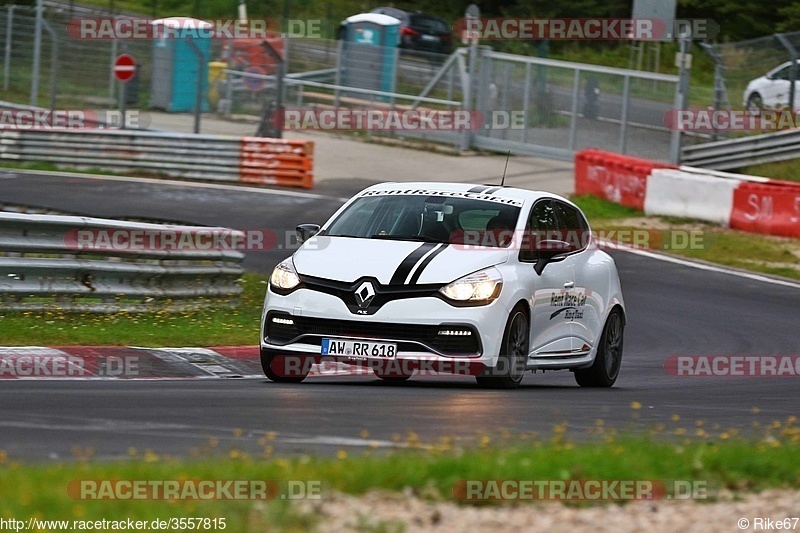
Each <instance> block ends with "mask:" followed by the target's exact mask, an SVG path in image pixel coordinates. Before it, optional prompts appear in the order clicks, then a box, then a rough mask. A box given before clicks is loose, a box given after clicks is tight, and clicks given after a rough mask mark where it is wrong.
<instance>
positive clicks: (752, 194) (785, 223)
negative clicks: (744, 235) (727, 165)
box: [730, 183, 800, 238]
mask: <svg viewBox="0 0 800 533" xmlns="http://www.w3.org/2000/svg"><path fill="white" fill-rule="evenodd" d="M730 226H731V227H732V228H735V229H738V230H742V231H747V232H750V233H765V234H768V235H780V236H783V237H799V238H800V187H789V186H781V185H772V184H770V185H763V184H758V183H741V184H740V185H739V187H737V188H736V190H735V191H734V193H733V211H732V213H731V219H730Z"/></svg>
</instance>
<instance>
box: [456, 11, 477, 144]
mask: <svg viewBox="0 0 800 533" xmlns="http://www.w3.org/2000/svg"><path fill="white" fill-rule="evenodd" d="M480 17H481V10H480V8H479V7H478V6H477V5H475V4H470V5H469V6H468V7H467V9H466V11H465V12H464V18H465V19H466V26H467V28H466V30H464V36H463V37H462V39H464V42H465V43H466V42H469V60H468V64H467V68H468V70H467V85H466V87H465V88H464V107H463V109H464V110H465V111H472V109H473V102H472V101H473V99H474V91H475V90H476V87H475V83H476V80H475V74H476V73H477V72H478V66H477V65H476V63H477V62H478V35H476V33H477V32H474V26H473V24H474V23H475V21H476V20H477V19H479V18H480ZM470 146H472V132H471V131H470V130H469V129H465V130H464V133H463V134H462V136H461V146H460V148H461V150H469V148H470Z"/></svg>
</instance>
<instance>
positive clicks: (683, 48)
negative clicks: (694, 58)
mask: <svg viewBox="0 0 800 533" xmlns="http://www.w3.org/2000/svg"><path fill="white" fill-rule="evenodd" d="M691 43H692V42H691V35H690V34H688V33H686V34H684V35H682V36H681V37H680V54H681V57H682V60H681V68H680V75H679V78H678V84H677V85H676V87H675V109H674V111H684V110H686V109H687V108H688V107H689V69H688V68H686V60H685V58H686V54H688V53H689V47H690V45H691ZM682 141H683V137H682V135H681V131H680V130H679V129H678V128H674V129H673V130H672V136H671V138H670V146H669V162H670V163H672V164H673V165H677V164H680V162H681V143H682Z"/></svg>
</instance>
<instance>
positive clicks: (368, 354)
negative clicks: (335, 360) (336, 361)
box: [322, 339, 397, 359]
mask: <svg viewBox="0 0 800 533" xmlns="http://www.w3.org/2000/svg"><path fill="white" fill-rule="evenodd" d="M322 355H342V356H345V357H360V358H364V359H394V358H395V356H396V355H397V345H396V344H391V343H388V342H371V341H354V340H345V339H322Z"/></svg>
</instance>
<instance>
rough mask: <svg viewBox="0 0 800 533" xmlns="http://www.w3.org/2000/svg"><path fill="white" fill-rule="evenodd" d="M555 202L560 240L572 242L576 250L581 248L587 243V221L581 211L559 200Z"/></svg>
mask: <svg viewBox="0 0 800 533" xmlns="http://www.w3.org/2000/svg"><path fill="white" fill-rule="evenodd" d="M555 204H556V214H557V215H558V229H559V230H560V233H561V240H563V241H566V242H568V243H570V244H572V245H573V246H575V248H576V249H578V250H583V249H584V248H586V245H587V243H588V238H589V223H588V222H586V219H585V218H584V217H583V215H582V214H581V212H580V211H578V210H577V209H576V208H574V207H572V206H571V205H567V204H565V203H564V202H559V201H556V202H555Z"/></svg>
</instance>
